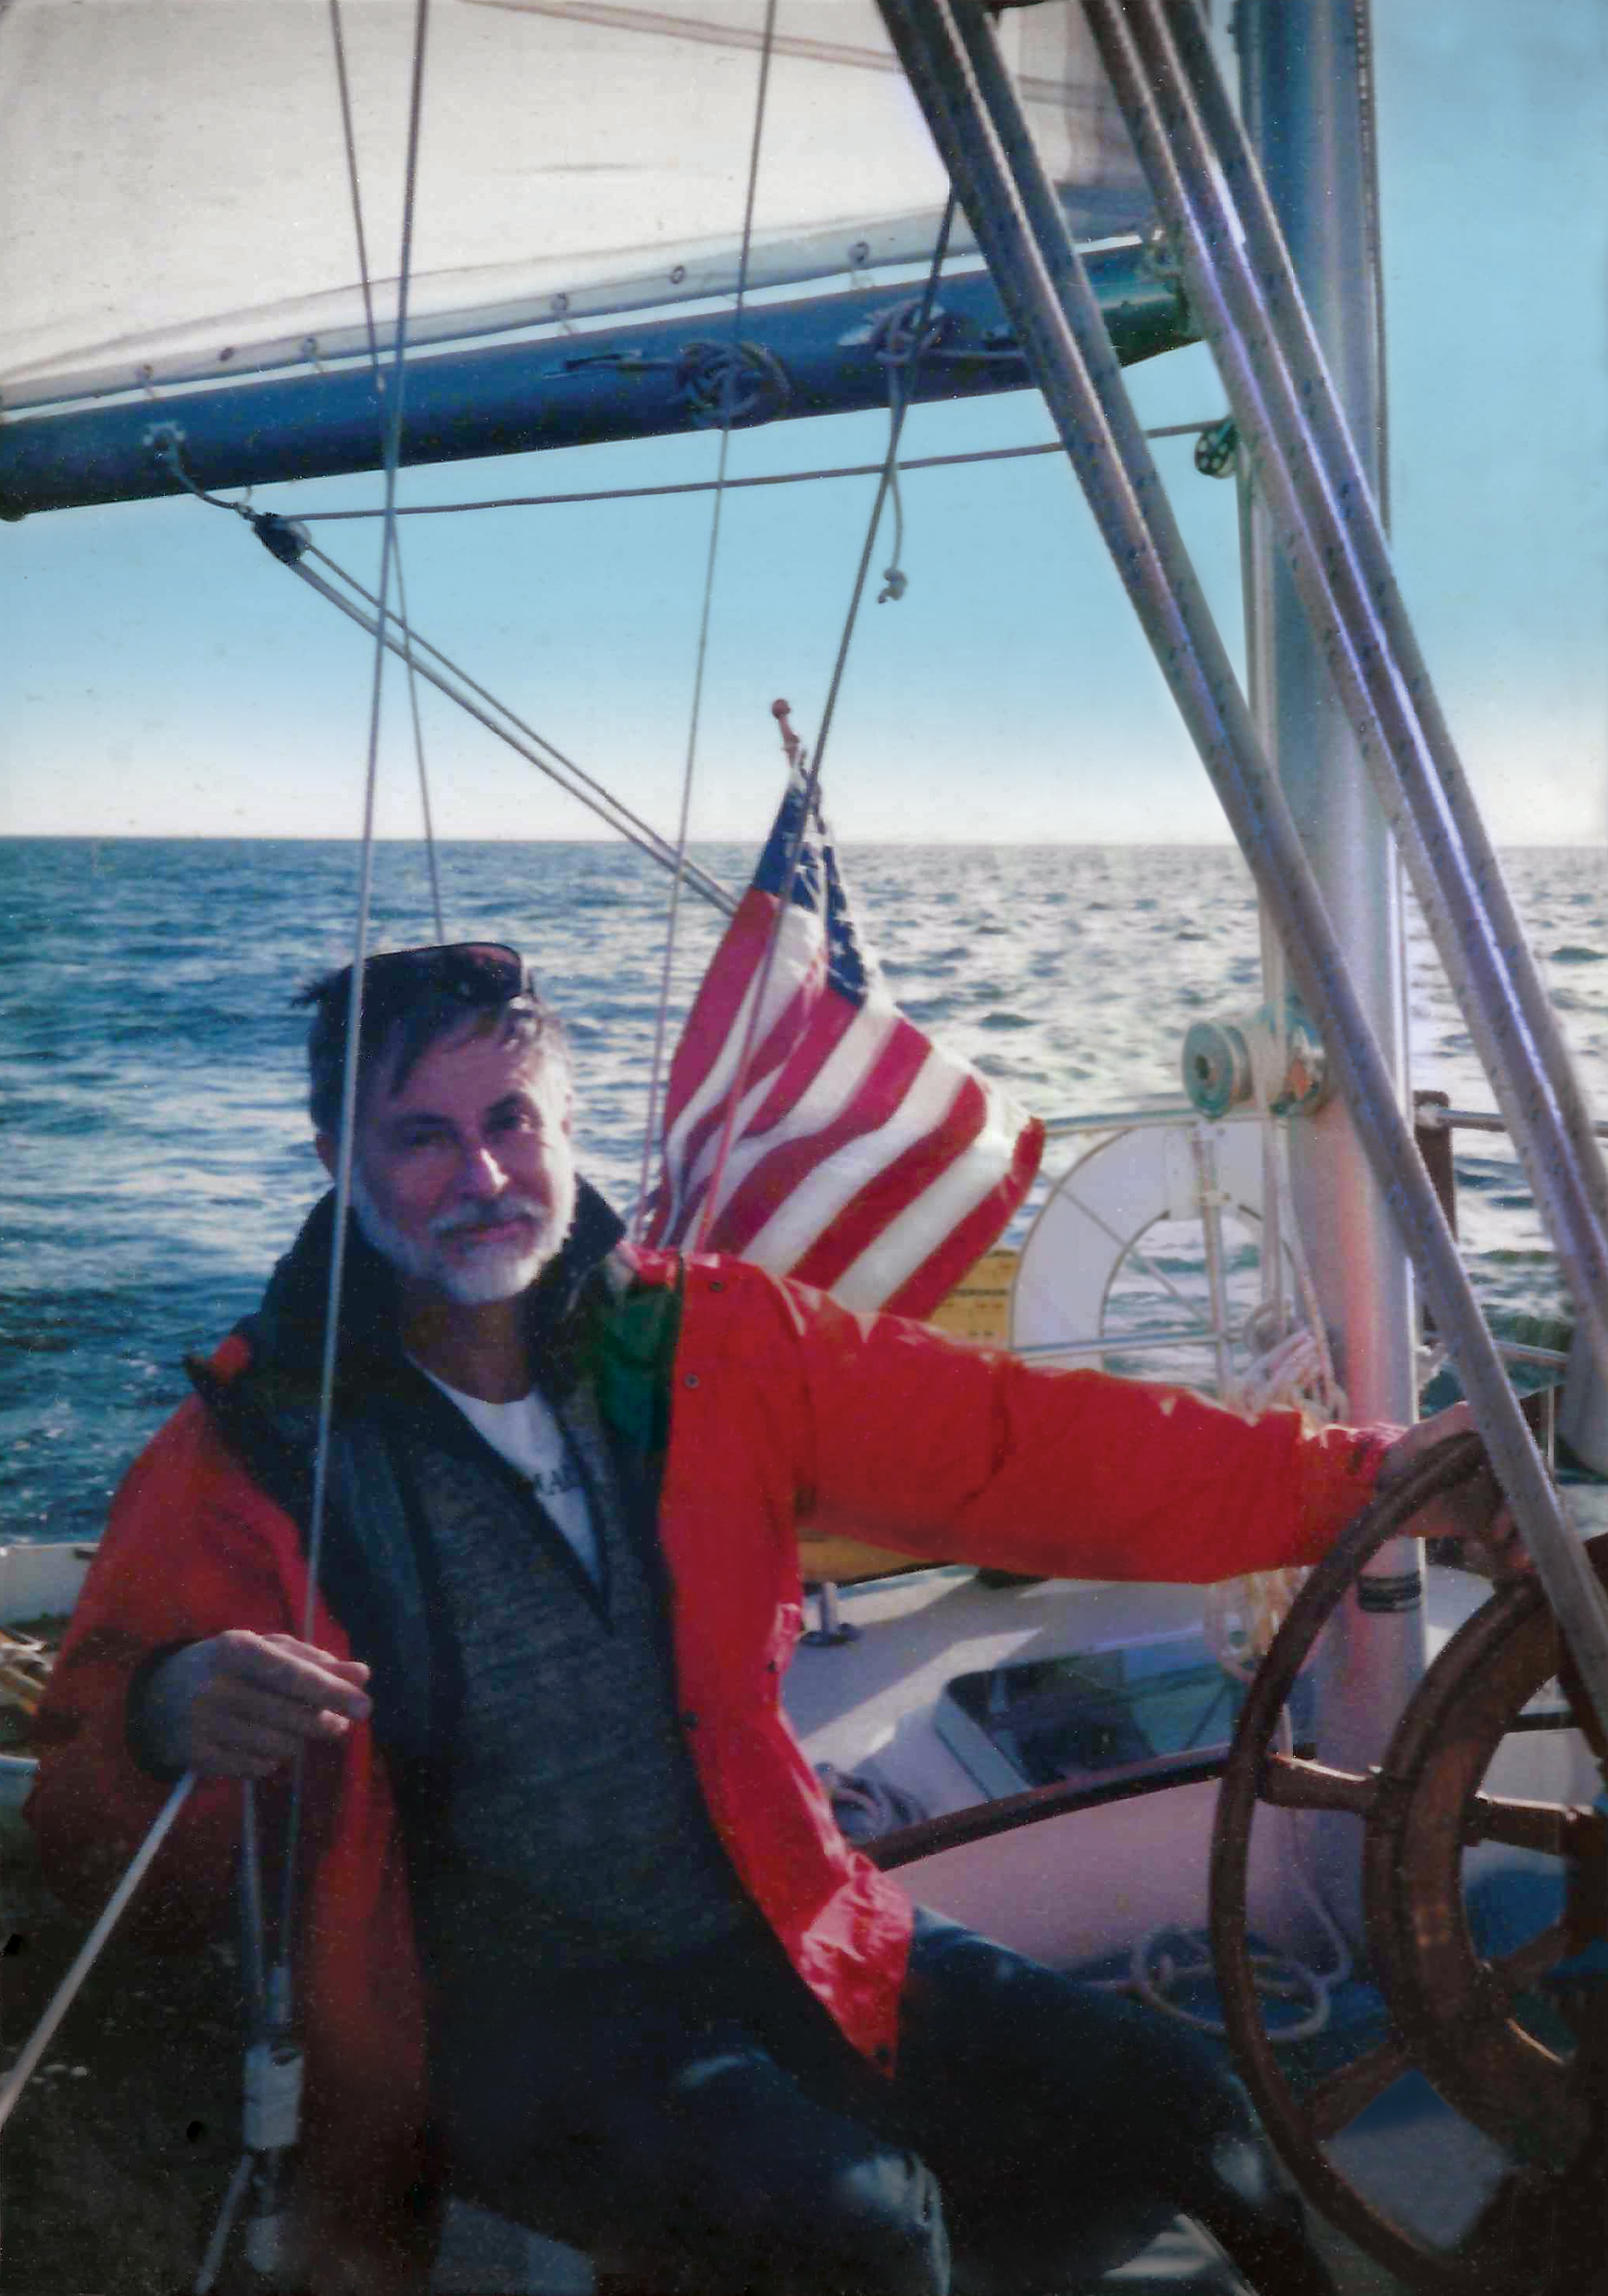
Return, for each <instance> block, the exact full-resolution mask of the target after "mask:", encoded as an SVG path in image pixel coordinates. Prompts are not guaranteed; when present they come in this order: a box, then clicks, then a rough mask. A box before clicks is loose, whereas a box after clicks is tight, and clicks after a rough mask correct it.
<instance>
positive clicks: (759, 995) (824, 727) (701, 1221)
mask: <svg viewBox="0 0 1608 2296" xmlns="http://www.w3.org/2000/svg"><path fill="white" fill-rule="evenodd" d="M958 207H959V201H958V200H957V199H956V193H955V189H954V186H953V185H951V186H950V190H949V196H948V201H946V202H945V206H944V213H943V220H942V222H941V223H940V224H939V229H938V239H937V242H936V244H935V245H934V247H933V250H932V262H931V267H930V268H929V270H928V273H927V283H926V286H925V289H924V290H923V294H922V301H921V309H920V312H919V313H918V315H917V316H916V320H915V326H914V328H913V329H912V331H911V336H910V348H909V350H908V351H907V354H906V357H907V364H908V370H909V371H908V374H907V377H906V387H905V388H904V389H903V390H901V391H900V392H899V393H898V398H897V403H896V404H894V405H893V406H892V407H891V411H890V422H889V437H888V451H887V453H886V455H884V456H883V459H882V471H881V474H880V477H879V479H878V481H877V489H876V496H875V499H874V502H873V504H872V506H871V516H870V519H869V521H867V524H866V540H865V543H864V545H863V546H862V548H861V551H860V562H859V564H858V566H857V569H856V570H855V578H854V586H853V588H852V590H851V592H850V594H849V610H848V612H847V613H846V615H845V616H844V619H843V632H842V635H841V638H840V640H839V642H838V652H837V659H836V660H835V661H834V662H833V669H832V677H831V681H830V683H829V685H828V686H827V689H826V701H825V708H824V709H823V710H822V712H821V723H820V727H819V730H818V731H817V733H816V742H815V748H814V750H813V751H811V752H810V753H808V757H806V758H801V759H800V767H801V770H802V774H803V783H804V786H803V792H802V802H801V804H800V808H799V825H798V828H797V829H796V831H795V832H794V833H793V837H792V844H791V846H790V848H789V850H788V854H787V858H786V862H785V864H784V865H783V870H782V875H781V883H780V887H779V898H778V899H777V902H776V908H775V915H774V916H773V917H772V919H771V922H770V931H769V933H768V935H767V939H766V944H765V955H764V958H763V960H762V961H761V964H760V967H759V977H758V979H757V980H755V983H754V988H753V1001H752V1003H751V1005H750V1006H749V1013H748V1024H747V1027H746V1028H745V1029H744V1030H743V1036H742V1052H741V1054H739V1055H738V1060H737V1066H736V1070H735V1071H734V1075H733V1077H732V1081H731V1089H730V1091H729V1092H728V1093H727V1095H726V1112H725V1116H724V1118H723V1119H722V1122H721V1127H720V1141H719V1145H718V1148H717V1150H716V1152H715V1161H714V1166H713V1169H712V1170H711V1172H710V1183H709V1187H708V1190H707V1192H706V1193H705V1195H704V1199H703V1202H702V1205H701V1208H700V1210H699V1214H698V1226H697V1231H696V1234H694V1236H693V1250H694V1251H702V1250H703V1249H704V1247H705V1245H706V1243H707V1242H708V1241H709V1234H710V1228H711V1227H712V1226H713V1225H714V1220H715V1215H716V1210H717V1207H718V1201H719V1195H720V1190H721V1187H722V1185H723V1184H724V1182H725V1178H726V1166H727V1164H728V1162H729V1161H730V1159H731V1152H732V1142H733V1140H734V1137H735V1136H736V1128H737V1116H738V1111H739V1110H740V1108H741V1106H742V1094H743V1090H744V1088H745V1087H746V1084H747V1081H748V1072H749V1069H750V1066H751V1062H752V1060H753V1056H754V1049H755V1043H756V1039H757V1037H758V1034H759V1015H760V1013H762V1012H763V1010H764V1007H765V999H766V996H767V992H768V990H769V988H770V981H771V975H772V973H773V972H775V962H776V951H777V948H778V947H779V946H780V944H781V939H782V926H783V920H784V919H785V917H786V915H787V912H788V909H789V907H790V906H792V897H793V888H794V884H795V881H796V880H797V877H798V871H799V859H800V855H801V854H802V852H803V850H804V840H805V839H806V838H807V837H808V834H809V825H810V823H811V821H812V820H813V819H814V817H815V816H816V811H817V809H818V806H819V801H820V787H821V759H822V757H823V755H824V753H825V748H826V738H827V735H828V734H829V733H830V732H831V730H832V720H833V712H834V710H835V709H836V707H837V698H838V693H839V690H840V688H841V685H842V682H843V672H844V669H845V668H846V666H847V664H848V660H849V644H850V642H851V640H852V638H853V636H854V630H855V624H856V622H857V619H858V617H859V610H860V601H861V599H862V598H863V597H864V596H865V594H866V572H867V570H868V569H869V567H870V564H871V555H872V552H873V551H874V548H875V546H876V537H877V529H878V528H879V527H880V525H881V524H882V504H883V503H884V502H885V501H886V500H887V498H888V490H889V488H890V484H891V483H892V479H893V473H894V471H895V470H896V469H897V468H898V443H899V437H900V434H901V432H902V431H903V430H904V427H905V416H906V414H907V412H908V411H909V406H910V401H911V399H912V398H913V397H914V396H915V375H916V370H917V368H918V367H919V365H920V364H921V357H922V352H923V349H924V348H925V346H926V342H927V334H928V329H929V327H930V325H931V318H932V306H933V304H934V302H935V301H936V300H937V297H938V283H939V278H940V276H941V275H942V272H943V267H944V258H945V256H946V255H947V254H948V249H949V234H950V231H951V229H952V228H953V225H954V223H955V217H956V211H957V209H958ZM789 754H790V757H791V751H790V753H789Z"/></svg>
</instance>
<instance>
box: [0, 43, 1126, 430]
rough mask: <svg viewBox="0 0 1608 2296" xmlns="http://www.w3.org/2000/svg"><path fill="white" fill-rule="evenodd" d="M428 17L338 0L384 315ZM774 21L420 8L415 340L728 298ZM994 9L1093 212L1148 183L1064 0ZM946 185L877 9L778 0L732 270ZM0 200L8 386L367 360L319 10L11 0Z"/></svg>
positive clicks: (795, 269) (25, 392)
mask: <svg viewBox="0 0 1608 2296" xmlns="http://www.w3.org/2000/svg"><path fill="white" fill-rule="evenodd" d="M416 14H417V10H416V6H415V0H345V5H344V8H343V10H342V16H341V21H342V27H343V37H344V43H345V46H346V51H347V55H348V62H349V80H350V86H351V97H352V111H353V120H354V131H355V143H356V148H357V160H358V168H359V180H360V183H361V187H362V196H363V206H364V221H365V232H366V236H367V244H368V256H369V264H370V267H371V270H372V272H373V276H374V282H375V295H374V304H375V313H376V316H377V318H378V319H379V321H380V322H381V324H385V323H386V322H388V321H390V319H392V318H393V317H394V312H395V303H396V277H397V273H398V250H399V246H400V235H401V224H402V214H403V204H404V199H403V193H404V184H405V162H406V139H407V119H408V107H409V91H410V83H411V75H412V70H413V48H414V24H415V19H416ZM764 21H765V10H764V0H657V4H655V5H652V6H636V5H626V4H616V0H433V4H432V5H431V9H430V12H429V29H428V37H427V41H426V53H425V69H424V103H423V137H422V148H421V154H420V164H419V197H418V201H417V215H418V224H417V230H416V236H415V239H414V248H413V255H412V263H411V266H410V268H411V284H410V291H409V315H410V327H409V332H410V339H412V340H422V341H423V340H442V339H444V338H447V337H449V336H466V335H472V334H475V333H480V332H487V331H489V330H492V329H496V328H506V327H512V326H517V325H528V324H534V323H540V322H544V321H546V322H552V321H554V320H555V319H556V320H559V321H561V322H562V321H564V320H568V319H571V318H574V317H576V316H579V315H581V314H583V313H585V312H587V311H595V310H603V309H615V310H618V309H622V308H636V307H649V306H652V305H655V304H662V303H665V302H668V301H670V300H673V299H677V298H683V297H686V296H689V295H694V294H701V293H719V292H722V291H729V290H730V289H731V288H732V287H733V286H734V283H735V278H736V250H737V249H738V247H739V245H740V242H741V235H742V215H743V207H744V200H745V194H746V188H747V180H748V169H749V154H750V150H751V143H752V136H753V126H754V113H755V103H756V96H757V90H758V84H759V67H760V61H761V50H762V46H763V26H764ZM1004 21H1005V31H1006V37H1007V42H1008V46H1009V51H1010V53H1011V55H1012V58H1013V64H1014V67H1015V69H1016V70H1017V73H1018V77H1019V80H1020V82H1021V86H1022V87H1023V90H1024V93H1025V94H1027V96H1028V97H1029V99H1030V106H1031V110H1032V114H1033V118H1034V122H1035V127H1036V129H1037V131H1038V135H1039V137H1040V140H1041V145H1042V148H1043V149H1044V151H1045V154H1046V160H1048V162H1049V164H1050V165H1051V168H1052V170H1053V172H1054V175H1055V176H1056V178H1057V180H1058V181H1059V182H1060V183H1061V184H1062V185H1063V186H1064V187H1065V188H1066V192H1067V195H1068V197H1069V199H1070V201H1071V206H1072V209H1073V212H1074V216H1075V217H1076V218H1077V220H1078V223H1079V225H1080V227H1081V228H1083V229H1084V230H1085V231H1086V232H1091V233H1097V232H1099V231H1102V230H1111V229H1114V228H1120V227H1123V226H1124V225H1128V226H1131V225H1132V224H1133V223H1134V222H1136V220H1138V219H1141V218H1142V217H1143V216H1144V212H1145V209H1146V205H1147V202H1146V200H1145V196H1144V192H1143V188H1142V184H1141V181H1140V178H1139V175H1138V171H1137V168H1136V164H1135V162H1134V160H1133V158H1132V154H1131V152H1130V151H1129V148H1128V143H1127V140H1126V135H1125V132H1124V130H1123V129H1122V127H1121V125H1120V119H1119V118H1118V115H1117V113H1116V111H1115V109H1114V106H1113V105H1112V102H1111V100H1110V97H1109V94H1107V93H1106V91H1105V90H1104V87H1103V84H1102V82H1101V80H1100V78H1099V75H1098V70H1097V67H1096V65H1095V61H1094V58H1093V55H1092V53H1091V51H1090V49H1089V46H1088V44H1087V32H1086V30H1085V29H1084V26H1083V23H1082V18H1081V12H1080V11H1079V10H1077V9H1076V8H1075V7H1071V6H1069V5H1067V4H1064V0H1053V4H1048V5H1045V6H1042V7H1037V8H1032V9H1026V10H1020V11H1016V12H1012V13H1010V14H1008V15H1007V16H1006V17H1005V20H1004ZM944 193H945V184H944V178H943V176H942V172H941V170H940V168H939V164H938V161H937V160H936V158H935V156H934V154H933V152H932V150H931V144H930V142H929V140H928V137H927V134H926V130H925V127H924V126H923V123H922V121H921V119H920V118H919V115H918V113H917V111H916V108H915V103H914V101H913V99H912V98H911V96H910V94H909V93H908V91H907V88H906V87H905V86H904V84H903V82H902V80H901V79H900V78H899V77H898V73H897V70H896V68H895V66H894V63H893V59H892V56H891V53H890V49H889V47H888V44H887V40H886V37H885V36H884V34H883V32H882V25H881V21H880V19H879V17H878V15H877V12H876V9H875V6H874V0H781V4H780V6H779V9H778V12H777V21H776V30H775V38H774V41H773V49H772V59H771V70H770V83H769V90H768V98H767V112H766V122H765V135H764V141H763V150H762V157H761V162H760V168H759V178H758V186H757V201H756V211H755V221H754V243H755V250H756V253H755V260H754V263H753V266H752V267H751V280H752V281H753V283H756V284H759V283H776V282H781V281H787V280H792V279H799V278H802V277H808V276H812V275H815V276H818V275H830V274H833V273H841V272H843V271H845V270H863V269H865V268H866V267H867V266H870V265H873V264H877V263H892V262H898V261H900V260H909V259H915V258H920V257H921V256H923V254H924V253H925V252H926V251H927V250H930V248H931V243H932V238H933V226H934V221H935V218H936V216H937V213H938V211H939V209H940V207H941V205H942V201H943V198H944ZM0 213H4V217H5V219H6V221H5V230H4V237H3V239H0V403H3V404H4V406H6V407H8V408H12V409H15V408H17V407H20V406H37V405H41V404H45V403H52V402H60V401H61V400H62V399H64V398H75V397H81V396H84V395H86V394H89V393H95V392H102V391H111V390H120V389H139V388H141V387H146V386H149V385H151V384H152V383H159V382H174V381H185V380H189V379H198V378H203V377H206V376H209V375H215V374H234V373H242V371H247V370H253V369H262V368H265V367H273V366H279V365H286V364H293V363H300V362H305V361H307V360H309V359H324V358H336V357H341V356H344V355H346V354H348V353H350V352H353V351H358V350H362V349H363V348H365V343H366V337H365V314H364V307H363V298H362V293H361V279H360V269H359V265H358V261H357V238H356V233H355V229H354V224H353V218H352V209H351V200H350V193H349V180H348V169H347V160H346V153H345V145H344V139H343V135H342V126H341V111H340V95H339V83H338V79H337V75H336V70H335V62H334V51H333V45H332V37H331V21H330V12H329V9H328V6H327V4H326V0H12V4H11V5H10V7H9V8H8V9H6V10H4V12H3V13H0ZM963 243H964V242H963Z"/></svg>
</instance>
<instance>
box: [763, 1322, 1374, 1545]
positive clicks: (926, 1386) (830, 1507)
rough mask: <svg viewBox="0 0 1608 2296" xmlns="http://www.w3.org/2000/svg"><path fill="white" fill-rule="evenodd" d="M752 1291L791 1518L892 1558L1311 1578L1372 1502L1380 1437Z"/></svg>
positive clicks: (920, 1326) (1371, 1432)
mask: <svg viewBox="0 0 1608 2296" xmlns="http://www.w3.org/2000/svg"><path fill="white" fill-rule="evenodd" d="M758 1280H759V1282H761V1283H766V1282H769V1281H770V1279H765V1278H759V1279H758ZM770 1290H771V1308H770V1313H771V1316H772V1319H773V1323H774V1325H775V1330H776V1334H777V1338H778V1340H779V1341H780V1343H781V1347H780V1353H781V1356H782V1359H783V1361H784V1362H786V1363H788V1364H789V1365H790V1366H791V1369H792V1376H793V1379H794V1381H795V1382H797V1388H796V1392H797V1395H798V1398H799V1420H798V1424H799V1425H800V1427H801V1428H802V1429H803V1431H804V1433H805V1441H806V1445H807V1447H808V1460H807V1463H806V1464H805V1467H804V1472H803V1484H802V1488H801V1489H800V1513H801V1514H804V1515H807V1516H808V1520H809V1521H810V1523H811V1525H812V1527H813V1528H815V1529H819V1530H821V1531H823V1532H830V1531H843V1532H847V1533H850V1534H852V1535H854V1536H857V1537H859V1538H867V1539H873V1540H875V1541H876V1542H877V1543H878V1544H881V1545H885V1546H892V1547H897V1548H899V1549H901V1550H903V1551H905V1552H907V1553H911V1554H922V1555H926V1556H931V1557H933V1558H942V1559H948V1560H950V1561H961V1562H980V1563H986V1564H990V1565H994V1566H996V1567H999V1568H1004V1569H1007V1570H1021V1571H1026V1572H1032V1573H1039V1574H1044V1575H1049V1576H1060V1577H1077V1578H1090V1579H1169V1580H1178V1581H1183V1582H1189V1583H1209V1582H1210V1581H1212V1580H1215V1579H1225V1578H1231V1577H1234V1576H1236V1575H1237V1574H1238V1573H1240V1572H1242V1571H1246V1570H1269V1569H1275V1568H1278V1567H1281V1566H1283V1565H1285V1564H1291V1563H1310V1562H1317V1560H1318V1559H1319V1558H1320V1557H1321V1556H1322V1555H1323V1554H1325V1552H1326V1550H1327V1549H1328V1547H1329V1546H1330V1545H1331V1544H1332V1542H1333V1539H1334V1538H1335V1537H1336V1536H1337V1535H1338V1533H1339V1532H1340V1530H1341V1529H1342V1528H1343V1526H1344V1525H1345V1524H1346V1523H1347V1522H1348V1521H1350V1519H1351V1517H1352V1516H1353V1515H1355V1514H1356V1513H1358V1510H1359V1508H1361V1507H1362V1506H1363V1505H1366V1502H1367V1500H1368V1499H1369V1498H1370V1497H1371V1496H1372V1493H1373V1488H1374V1480H1375V1477H1376V1475H1377V1472H1378V1466H1379V1461H1380V1458H1381V1456H1382V1453H1383V1452H1384V1450H1385V1449H1386V1447H1388V1445H1389V1443H1390V1441H1391V1438H1392V1436H1393V1434H1394V1432H1395V1431H1394V1430H1388V1429H1382V1428H1379V1429H1357V1428H1342V1427H1325V1428H1321V1429H1312V1428H1309V1426H1308V1425H1307V1424H1306V1423H1305V1422H1304V1421H1303V1419H1302V1417H1301V1415H1300V1413H1299V1412H1296V1411H1292V1410H1278V1411H1270V1412H1267V1413H1264V1414H1263V1415H1262V1416H1261V1417H1259V1418H1258V1419H1247V1418H1243V1417H1242V1416H1240V1415H1238V1414H1237V1413H1235V1412H1233V1411H1230V1410H1227V1409H1224V1408H1222V1407H1220V1406H1218V1405H1216V1404H1214V1403H1211V1402H1210V1401H1208V1400H1206V1399H1205V1398H1202V1397H1201V1396H1198V1395H1195V1394H1194V1393H1192V1392H1191V1391H1189V1390H1186V1389H1181V1388H1169V1387H1162V1386H1160V1385H1157V1384H1153V1383H1152V1382H1146V1381H1139V1380H1128V1379H1118V1378H1114V1377H1112V1376H1111V1375H1110V1374H1106V1373H1103V1372H1098V1371H1050V1370H1046V1369H1043V1368H1041V1367H1038V1366H1034V1365H1029V1364H1026V1363H1023V1362H1022V1361H1021V1359H1020V1358H1019V1357H1013V1356H1010V1355H1008V1354H1006V1353H1005V1352H1003V1351H1002V1350H999V1349H983V1348H978V1347H975V1346H972V1345H969V1344H967V1343H965V1342H962V1341H951V1340H948V1339H946V1338H945V1337H944V1336H943V1335H942V1334H941V1333H936V1332H934V1331H932V1330H931V1328H930V1327H929V1326H927V1325H924V1324H914V1323H909V1322H907V1321H905V1320H904V1319H903V1318H901V1317H898V1316H857V1315H853V1314H851V1313H849V1311H848V1310H847V1309H845V1308H840V1307H839V1306H837V1305H836V1303H835V1302H834V1301H833V1300H828V1299H826V1298H825V1297H823V1296H822V1295H821V1294H819V1293H817V1292H810V1291H808V1289H806V1288H805V1287H802V1286H800V1285H796V1284H791V1283H770Z"/></svg>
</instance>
